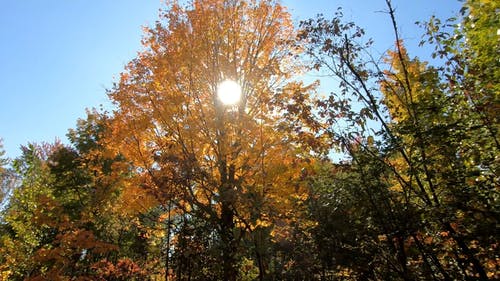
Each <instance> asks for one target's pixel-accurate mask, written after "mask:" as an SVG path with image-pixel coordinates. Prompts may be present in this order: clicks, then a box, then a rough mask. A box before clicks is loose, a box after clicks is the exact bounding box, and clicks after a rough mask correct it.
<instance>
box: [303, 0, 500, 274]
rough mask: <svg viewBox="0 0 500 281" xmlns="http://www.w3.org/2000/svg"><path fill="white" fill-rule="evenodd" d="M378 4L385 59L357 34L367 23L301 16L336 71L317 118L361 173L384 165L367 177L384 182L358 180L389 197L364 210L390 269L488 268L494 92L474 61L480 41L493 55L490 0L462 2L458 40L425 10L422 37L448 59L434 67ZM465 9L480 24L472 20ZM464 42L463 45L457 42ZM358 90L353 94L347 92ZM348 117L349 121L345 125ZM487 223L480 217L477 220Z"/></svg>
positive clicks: (480, 61) (315, 47)
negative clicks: (415, 54)
mask: <svg viewBox="0 0 500 281" xmlns="http://www.w3.org/2000/svg"><path fill="white" fill-rule="evenodd" d="M386 2H387V4H388V8H389V16H390V17H391V19H392V21H393V28H394V31H395V39H396V45H395V50H394V51H390V52H388V55H387V59H386V62H387V64H386V65H383V64H380V63H379V61H378V60H376V59H374V58H373V57H371V56H370V52H369V48H370V41H366V42H362V36H363V33H364V32H363V30H362V29H360V28H357V27H356V26H355V25H354V24H353V23H343V22H342V21H341V19H340V18H334V19H333V20H332V21H328V20H325V19H324V18H318V19H316V20H310V21H307V22H304V25H303V26H304V31H303V33H302V34H301V35H302V36H303V37H304V38H307V40H308V41H307V42H308V44H309V49H308V52H309V54H310V55H311V56H312V58H313V60H314V61H315V62H316V64H317V66H318V68H322V69H324V70H325V71H326V73H328V74H330V75H331V76H332V77H335V79H338V80H339V81H340V83H339V89H340V91H339V92H340V93H338V95H334V96H331V97H329V98H328V99H325V100H323V101H320V102H319V103H318V105H319V106H320V108H322V110H320V111H319V112H320V117H323V118H324V119H325V120H326V121H327V123H329V124H330V128H329V129H328V130H329V131H330V133H331V136H332V137H333V138H334V140H336V141H337V142H338V143H339V144H341V145H342V146H343V147H344V148H345V150H344V151H345V152H346V153H347V154H348V155H349V156H350V157H351V159H352V163H351V164H352V167H353V170H354V171H357V172H359V173H360V174H361V175H362V176H363V175H365V176H366V175H370V174H369V171H371V170H373V165H377V163H378V165H381V166H382V167H384V169H382V170H379V172H378V176H377V174H375V177H374V175H372V176H370V177H369V178H371V179H372V180H371V181H376V182H380V183H378V184H377V186H378V187H377V188H373V187H372V186H371V185H370V184H368V183H365V184H363V188H362V190H364V192H366V193H367V194H369V195H371V197H373V198H377V197H379V198H381V199H382V200H381V201H380V200H378V202H388V203H389V204H385V205H381V206H383V207H384V209H382V211H381V212H379V213H378V214H377V213H374V214H373V213H372V214H371V215H370V216H369V217H368V218H370V219H371V218H372V215H375V217H378V221H379V223H378V227H379V230H378V231H380V232H379V234H380V235H382V236H381V237H387V238H389V239H385V238H384V241H388V242H389V243H388V244H389V246H390V248H389V249H388V251H389V252H390V251H392V252H394V256H395V257H397V260H396V265H397V266H395V267H393V269H392V270H393V271H394V273H395V274H396V276H398V277H399V278H401V279H404V280H412V279H414V278H422V279H428V278H432V279H436V280H453V279H465V280H476V279H478V280H486V279H488V278H489V277H495V276H496V275H497V274H498V273H497V272H498V271H497V269H496V268H497V265H496V262H494V260H495V257H494V254H493V253H492V251H491V249H493V248H494V246H492V245H496V244H497V243H498V240H497V238H495V235H494V234H493V233H494V232H495V231H496V229H497V226H496V225H497V222H498V219H497V218H498V209H497V207H496V205H497V204H492V203H493V202H497V200H498V197H497V194H498V177H497V176H496V175H498V160H495V159H496V158H495V157H496V156H497V155H498V142H497V138H498V122H497V119H496V117H495V115H494V114H491V111H490V109H492V108H495V107H497V106H498V98H497V93H496V92H495V91H492V90H491V89H493V88H494V85H496V83H495V81H494V80H495V79H494V78H493V76H494V75H493V76H492V75H482V74H479V73H480V72H476V70H474V69H477V68H478V67H480V66H483V67H484V66H485V65H490V66H491V61H490V60H488V59H485V58H484V57H483V56H482V54H481V53H478V50H480V49H481V48H484V49H485V52H487V53H491V46H493V45H496V44H497V42H496V41H495V40H492V37H491V36H490V35H491V34H490V31H491V30H490V29H491V28H490V26H491V24H489V23H490V22H491V19H490V18H491V17H492V12H491V11H492V10H491V9H492V5H493V6H494V5H495V4H491V5H490V1H467V2H466V3H465V4H464V9H463V11H462V12H463V18H462V26H466V28H465V30H466V32H465V36H466V37H465V38H463V37H462V38H460V37H459V36H457V34H458V33H459V30H460V29H457V31H456V32H455V33H453V32H452V33H448V31H447V30H444V29H443V28H444V25H441V24H440V23H439V21H437V20H435V19H433V20H434V21H431V22H430V23H429V24H428V26H429V29H428V34H429V35H430V37H429V38H430V39H429V41H431V43H433V44H434V43H435V44H436V50H437V51H436V53H435V55H438V56H441V57H442V58H443V59H444V62H443V65H441V66H438V67H431V66H429V65H428V64H427V63H424V62H421V61H420V60H418V59H410V57H409V55H408V54H407V51H406V50H405V48H404V46H403V43H402V41H400V40H399V33H398V30H397V24H396V20H395V14H394V10H393V9H392V6H391V3H390V1H386ZM479 2H481V4H479ZM483 2H484V3H483ZM480 10H483V11H484V13H480V12H479V11H480ZM339 15H340V13H339ZM471 19H475V22H478V26H476V28H479V29H480V30H481V31H479V30H477V29H471V28H474V26H472V25H471V22H470V20H471ZM485 22H486V23H488V24H484V25H479V23H485ZM447 24H449V23H447ZM481 26H482V27H483V28H484V29H482V28H481ZM455 27H456V28H460V27H459V26H455ZM483 31H484V32H483ZM478 34H482V35H483V36H479V37H477V36H476V35H478ZM487 34H488V35H487ZM479 38H480V39H479ZM461 40H463V41H461ZM493 41H494V42H493ZM466 46H470V48H467V50H466V49H462V48H464V47H465V48H466ZM462 51H463V53H466V54H467V55H466V56H462V55H461V53H462ZM492 73H495V71H492ZM356 99H357V100H358V101H360V103H357V104H356V103H355V102H352V100H356ZM486 104H487V105H488V107H487V108H488V109H486V108H485V107H484V105H486ZM346 123H347V124H352V125H353V126H352V127H350V128H348V129H342V127H341V126H342V125H343V124H346ZM339 125H340V126H339ZM493 155H496V156H493ZM369 178H365V179H364V180H365V181H367V180H368V179H369ZM380 188H381V189H380ZM381 195H382V197H380V196H381ZM368 198H370V197H368ZM466 198H467V199H466ZM394 210H398V211H396V212H395V211H394ZM381 218H386V221H387V219H389V220H390V221H389V222H388V223H387V224H386V223H384V221H383V220H380V219H381ZM375 221H377V220H375ZM484 224H486V225H488V227H485V228H483V227H480V225H484ZM487 229H488V230H487ZM436 234H437V235H436ZM387 263H388V264H391V265H394V264H395V263H393V262H390V260H389V259H388V260H387Z"/></svg>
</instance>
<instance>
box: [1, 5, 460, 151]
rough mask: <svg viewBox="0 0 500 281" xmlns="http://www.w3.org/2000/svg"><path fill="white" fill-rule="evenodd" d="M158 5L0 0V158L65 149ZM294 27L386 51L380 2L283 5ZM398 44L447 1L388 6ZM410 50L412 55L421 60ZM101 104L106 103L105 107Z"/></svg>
mask: <svg viewBox="0 0 500 281" xmlns="http://www.w3.org/2000/svg"><path fill="white" fill-rule="evenodd" d="M161 3H162V2H161V1H160V0H120V1H113V0H93V1H91V0H69V1H68V0H0V40H1V44H0V138H3V140H4V141H3V142H4V148H5V150H6V152H7V156H9V157H16V156H18V155H19V154H20V150H19V147H20V145H23V144H27V143H28V142H40V141H47V142H52V141H54V139H55V138H59V139H61V140H63V141H65V138H66V137H65V135H66V133H67V130H68V129H69V128H72V127H74V126H75V124H76V120H77V119H78V118H84V117H85V109H86V108H91V107H98V106H99V105H100V104H104V105H106V104H107V103H108V101H107V97H106V93H105V90H106V89H109V88H110V87H111V85H112V82H113V81H116V80H115V77H118V74H119V73H120V72H121V71H122V70H123V68H124V65H125V64H126V63H127V62H128V61H129V60H131V59H132V58H134V56H135V55H136V53H137V51H140V50H141V44H140V40H141V36H142V29H141V26H144V25H152V24H153V23H154V22H155V20H156V19H157V16H158V9H159V8H160V7H161V5H162V4H161ZM283 4H284V5H285V6H288V8H289V10H290V12H291V13H292V16H293V18H294V19H295V20H299V19H304V18H307V17H312V16H314V15H316V14H318V13H324V14H325V15H326V16H328V15H333V12H334V11H335V9H336V7H338V6H342V7H343V8H344V14H345V17H346V19H349V20H353V21H355V22H356V23H357V24H358V25H360V26H362V27H365V28H366V30H367V33H368V35H369V36H371V37H373V38H374V39H375V40H376V41H377V42H379V43H378V44H377V48H378V49H380V51H384V50H385V49H386V48H389V47H391V44H392V43H393V41H394V40H393V37H392V29H391V26H390V21H389V18H388V17H387V15H386V14H384V13H381V12H380V11H383V10H385V9H386V7H385V1H384V0H283ZM393 5H394V6H395V8H396V9H397V18H398V21H399V25H400V29H401V33H402V35H403V36H402V37H403V38H404V39H406V40H407V43H408V44H409V45H411V44H413V45H416V44H417V43H418V41H419V38H420V34H421V31H420V30H418V29H417V28H416V26H415V25H414V22H415V21H417V20H425V19H428V18H429V17H430V15H432V14H436V15H438V16H440V17H442V18H445V17H449V16H452V15H453V13H454V12H456V11H458V9H459V7H460V3H459V2H458V1H455V0H434V1H431V0H393ZM410 50H415V51H416V52H415V53H414V55H419V56H420V55H421V54H423V52H422V51H421V50H420V51H419V50H416V48H411V47H410ZM108 104H109V103H108Z"/></svg>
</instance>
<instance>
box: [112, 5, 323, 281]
mask: <svg viewBox="0 0 500 281" xmlns="http://www.w3.org/2000/svg"><path fill="white" fill-rule="evenodd" d="M146 34H147V35H146V37H145V38H144V40H143V42H144V46H145V51H143V52H141V53H140V54H139V56H138V57H137V58H136V59H134V60H133V61H132V62H130V64H129V65H128V66H127V70H126V72H124V73H123V74H122V75H121V79H120V81H119V83H118V84H117V85H115V87H114V89H113V90H111V91H110V93H109V96H110V98H111V100H112V101H113V102H114V103H115V105H116V106H117V110H116V111H115V112H114V115H113V120H112V133H111V134H110V136H109V145H110V147H114V148H115V149H116V151H117V153H120V154H122V155H123V156H124V157H125V158H126V159H127V160H129V161H130V162H131V169H132V170H133V171H134V173H135V174H136V177H134V180H135V183H134V185H132V186H131V190H134V191H133V192H130V194H131V195H132V197H131V198H130V200H131V202H132V201H136V202H137V201H141V203H142V205H143V207H144V206H145V207H152V206H156V205H158V204H159V205H161V206H163V207H162V208H163V209H164V210H166V213H167V214H168V217H169V218H170V219H169V220H168V223H167V226H166V227H167V232H168V235H167V236H168V237H167V239H169V237H170V222H171V221H172V220H171V219H172V218H171V216H170V214H172V213H173V211H172V210H174V209H175V210H177V211H176V212H181V213H184V214H189V216H187V217H186V218H187V219H189V217H195V218H196V219H197V220H202V221H206V222H207V223H208V224H209V225H211V227H212V229H213V230H214V232H213V233H207V234H206V235H209V236H214V235H215V236H216V237H218V239H216V241H218V242H217V244H218V246H217V247H219V249H220V253H221V259H222V268H221V271H220V275H218V278H220V279H224V280H236V279H237V278H238V277H237V276H238V267H239V265H238V264H239V263H240V258H241V257H240V256H239V255H238V253H239V252H240V251H239V247H240V245H241V244H240V241H241V240H242V239H243V238H244V237H245V233H247V232H254V231H259V230H258V229H260V228H265V227H266V226H269V225H270V224H271V222H272V221H273V220H277V219H282V220H285V219H286V218H284V217H283V218H278V217H277V216H276V215H275V214H277V213H279V212H276V211H275V209H276V208H282V209H283V210H285V211H286V210H287V209H288V210H290V209H291V206H287V204H289V202H290V200H289V198H290V196H291V195H293V194H299V193H301V192H302V189H301V187H300V185H299V184H298V183H297V184H294V183H293V181H294V179H298V178H299V176H300V173H299V172H300V169H301V165H306V164H307V163H306V161H304V160H305V159H307V158H309V155H307V153H305V152H304V151H307V150H305V149H304V148H305V147H307V146H308V142H304V143H302V142H299V140H302V139H309V140H311V141H313V140H314V138H313V136H314V131H313V130H312V129H309V130H308V129H307V128H306V126H303V125H304V124H302V121H303V120H302V119H301V118H300V116H299V117H295V116H294V115H292V114H288V115H286V114H284V110H285V109H287V108H290V109H292V108H294V107H300V108H301V109H305V110H311V108H310V104H308V100H309V98H308V95H307V92H308V88H306V87H304V86H303V85H302V84H301V83H297V82H290V78H291V77H292V76H293V75H296V74H297V73H299V72H298V71H300V64H299V63H298V61H297V60H296V57H295V56H294V55H295V53H296V47H295V45H294V38H295V37H294V36H295V35H294V30H293V27H292V24H291V20H290V15H289V14H288V13H287V12H286V10H285V8H284V7H282V6H281V5H280V4H279V3H278V2H277V1H273V0H263V1H242V0H209V1H201V0H199V1H198V0H195V1H192V2H191V3H190V4H189V5H187V6H186V7H183V6H181V5H179V4H178V3H177V2H173V3H170V4H168V6H167V9H166V10H165V11H163V12H162V14H161V20H160V21H158V22H157V24H156V26H155V27H153V28H149V29H147V30H146ZM227 79H231V80H234V81H237V83H239V84H240V85H241V88H242V96H241V100H240V101H239V102H238V103H237V104H236V105H234V106H226V105H224V104H223V103H222V102H221V100H219V98H218V97H217V94H216V92H217V88H218V85H219V84H220V83H221V82H223V81H224V80H227ZM303 114H304V115H307V111H303ZM287 117H290V118H287ZM291 117H293V118H291ZM146 198H149V199H146ZM283 213H285V212H283ZM289 214H290V213H289ZM183 229H184V228H183ZM184 230H186V231H187V229H184ZM184 230H183V231H184ZM179 234H181V233H179ZM168 241H170V240H168ZM177 250H178V249H177ZM169 251H170V247H169V246H167V253H166V260H167V261H166V262H167V264H168V259H169V257H170V253H169ZM261 254H262V253H259V252H257V253H256V255H257V256H261ZM257 259H260V260H259V262H263V260H262V259H261V258H257ZM259 268H260V270H261V272H260V276H261V278H263V276H264V275H265V271H266V267H265V266H263V265H262V266H260V267H259ZM167 270H168V268H167ZM167 278H168V274H167ZM179 278H180V277H179Z"/></svg>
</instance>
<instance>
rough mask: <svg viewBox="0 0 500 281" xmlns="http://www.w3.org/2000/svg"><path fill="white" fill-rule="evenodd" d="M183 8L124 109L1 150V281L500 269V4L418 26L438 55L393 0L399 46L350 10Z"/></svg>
mask: <svg viewBox="0 0 500 281" xmlns="http://www.w3.org/2000/svg"><path fill="white" fill-rule="evenodd" d="M180 2H181V3H182V4H181V3H179V1H167V2H166V3H165V6H164V9H162V10H161V12H160V15H159V19H158V21H157V22H156V24H155V25H153V26H151V27H148V28H145V31H144V38H143V42H142V43H143V46H144V48H143V50H142V51H141V52H139V53H138V54H137V57H136V58H134V59H133V60H132V61H130V62H129V63H128V65H127V66H126V67H125V69H124V71H123V73H122V74H121V75H120V78H119V79H118V81H116V83H115V84H114V86H113V87H112V88H111V89H109V90H108V96H109V99H110V100H111V102H112V103H113V104H114V108H113V110H111V111H110V112H108V111H98V110H89V111H88V113H87V117H86V119H82V120H78V122H77V125H76V127H75V128H74V129H71V130H70V131H69V133H68V135H67V136H68V140H69V144H67V145H65V144H62V143H59V142H56V143H53V144H46V143H41V144H36V143H30V144H27V145H26V146H23V147H22V155H21V156H20V157H18V158H17V159H14V160H13V161H10V160H9V159H4V158H3V153H1V151H2V150H1V147H0V179H1V183H2V188H1V190H0V212H1V216H0V278H1V279H2V280H495V279H499V278H500V260H499V257H498V247H499V244H498V243H499V242H498V225H499V222H498V218H499V211H500V210H499V206H500V204H499V200H500V196H499V159H500V157H499V142H498V138H499V131H498V116H497V115H498V114H497V113H496V112H497V111H498V108H499V103H498V98H499V94H498V93H499V88H498V82H499V73H500V72H499V65H498V59H497V57H498V50H499V42H500V41H499V35H498V23H499V17H498V10H499V9H500V7H499V4H497V2H495V1H486V0H480V1H479V0H468V1H464V3H463V8H462V9H461V11H460V13H459V14H458V15H457V17H455V18H450V19H448V20H440V19H438V18H435V17H432V18H431V19H429V20H428V21H423V22H421V23H420V25H421V27H422V28H423V37H422V42H421V45H422V46H425V48H426V50H430V53H429V57H431V58H434V59H435V60H432V61H425V60H424V59H422V58H417V57H412V56H411V54H410V52H409V51H408V49H407V46H406V45H405V42H404V41H403V40H401V38H402V37H403V36H401V34H400V33H399V29H398V25H397V21H396V16H395V11H394V9H393V7H392V5H391V2H390V1H389V0H387V1H386V7H387V10H388V13H387V16H388V17H389V18H390V19H391V20H392V26H388V27H387V29H388V30H391V31H392V32H393V34H394V42H395V43H394V47H393V48H391V49H390V50H387V51H386V52H385V53H384V55H383V56H382V58H377V57H375V56H374V53H373V48H372V43H373V40H372V39H367V38H365V35H364V31H363V29H362V28H361V27H358V26H357V25H356V24H355V23H352V22H348V21H345V20H344V18H343V14H342V9H339V10H337V12H336V13H335V14H334V15H332V17H331V18H328V17H326V16H324V15H318V16H317V17H316V18H312V19H304V20H303V21H302V22H301V23H300V24H299V25H297V26H294V24H293V22H292V20H291V15H290V14H289V13H288V12H287V10H286V7H284V6H283V5H282V4H281V3H280V2H279V1H275V0H255V1H254V0H252V1H246V0H193V1H190V2H188V3H183V2H182V1H180ZM423 20H425V19H423ZM305 73H309V74H314V73H316V74H317V73H320V74H321V80H318V81H316V82H313V83H306V82H305V80H304V74H305ZM224 81H233V82H235V83H237V84H238V85H239V86H240V87H241V98H240V99H239V100H238V101H236V102H235V103H233V104H225V103H224V102H223V101H222V100H221V99H220V97H219V96H218V91H217V90H218V87H219V86H220V85H221V83H223V82H224ZM324 82H327V84H328V85H334V86H332V88H331V89H330V90H331V92H330V93H329V94H328V95H320V94H318V93H317V86H318V85H319V84H320V83H324ZM334 151H335V152H336V153H341V154H342V155H344V160H342V161H334V160H332V157H331V156H332V153H333V152H334Z"/></svg>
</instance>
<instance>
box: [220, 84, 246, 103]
mask: <svg viewBox="0 0 500 281" xmlns="http://www.w3.org/2000/svg"><path fill="white" fill-rule="evenodd" d="M217 96H218V98H219V100H220V101H221V102H222V103H223V104H225V105H235V104H236V103H238V102H239V101H240V98H241V87H240V85H239V84H238V83H236V82H234V81H232V80H226V81H224V82H222V83H220V84H219V87H217Z"/></svg>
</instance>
